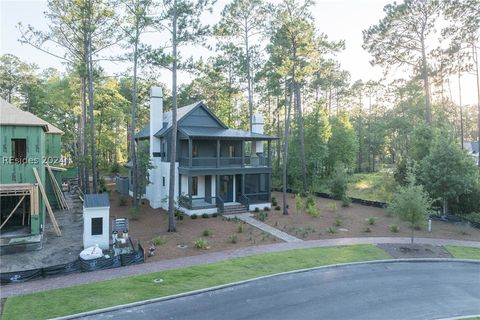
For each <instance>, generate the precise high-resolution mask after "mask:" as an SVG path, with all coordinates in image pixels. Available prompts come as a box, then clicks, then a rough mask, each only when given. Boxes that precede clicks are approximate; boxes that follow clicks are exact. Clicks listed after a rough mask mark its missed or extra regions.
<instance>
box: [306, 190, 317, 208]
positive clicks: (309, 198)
mask: <svg viewBox="0 0 480 320" xmlns="http://www.w3.org/2000/svg"><path fill="white" fill-rule="evenodd" d="M306 205H307V208H308V206H316V205H317V203H316V202H315V196H314V195H313V194H312V193H309V194H308V195H307V202H306Z"/></svg>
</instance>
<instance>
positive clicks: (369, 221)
mask: <svg viewBox="0 0 480 320" xmlns="http://www.w3.org/2000/svg"><path fill="white" fill-rule="evenodd" d="M376 222H377V219H376V218H375V217H370V218H368V219H367V223H368V224H369V225H371V226H374V225H375V223H376Z"/></svg>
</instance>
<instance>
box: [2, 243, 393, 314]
mask: <svg viewBox="0 0 480 320" xmlns="http://www.w3.org/2000/svg"><path fill="white" fill-rule="evenodd" d="M388 258H391V257H390V256H388V255H387V254H386V253H385V252H384V251H383V250H381V249H379V248H377V247H376V246H373V245H353V246H337V247H326V248H313V249H299V250H290V251H285V252H275V253H267V254H261V255H256V256H251V257H242V258H235V259H231V260H227V261H222V262H216V263H211V264H207V265H200V266H193V267H187V268H181V269H174V270H167V271H162V272H157V273H151V274H145V275H138V276H131V277H127V278H121V279H114V280H107V281H101V282H96V283H91V284H84V285H78V286H73V287H69V288H62V289H54V290H50V291H45V292H38V293H32V294H27V295H22V296H15V297H11V298H8V299H7V301H6V303H5V305H4V313H3V319H4V320H13V319H15V320H17V319H48V318H52V317H59V316H65V315H69V314H75V313H79V312H84V311H90V310H95V309H100V308H105V307H111V306H115V305H120V304H125V303H131V302H136V301H141V300H146V299H151V298H157V297H162V296H168V295H172V294H178V293H182V292H188V291H192V290H198V289H202V288H208V287H213V286H218V285H222V284H227V283H231V282H237V281H241V280H247V279H251V278H255V277H259V276H264V275H269V274H275V273H279V272H286V271H292V270H297V269H303V268H311V267H316V266H324V265H331V264H337V263H347V262H357V261H369V260H381V259H388ZM112 272H115V270H112ZM85 277H88V274H85ZM155 278H161V279H163V282H162V283H160V284H157V283H154V282H153V279H155Z"/></svg>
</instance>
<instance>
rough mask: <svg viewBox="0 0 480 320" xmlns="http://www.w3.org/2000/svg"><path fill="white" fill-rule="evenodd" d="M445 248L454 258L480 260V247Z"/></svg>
mask: <svg viewBox="0 0 480 320" xmlns="http://www.w3.org/2000/svg"><path fill="white" fill-rule="evenodd" d="M444 248H445V249H447V251H448V252H449V253H450V254H451V255H452V256H453V257H454V258H457V259H474V260H480V248H479V247H461V246H444Z"/></svg>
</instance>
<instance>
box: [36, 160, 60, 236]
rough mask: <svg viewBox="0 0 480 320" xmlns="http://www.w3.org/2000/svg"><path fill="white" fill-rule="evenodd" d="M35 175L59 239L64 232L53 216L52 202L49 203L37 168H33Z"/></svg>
mask: <svg viewBox="0 0 480 320" xmlns="http://www.w3.org/2000/svg"><path fill="white" fill-rule="evenodd" d="M32 169H33V174H34V175H35V178H36V179H37V183H38V187H39V189H40V193H41V194H42V197H43V201H44V202H45V206H46V207H47V211H48V215H49V216H50V220H52V224H53V229H54V230H55V234H56V235H57V236H58V237H61V236H62V232H61V231H60V227H59V226H58V223H57V219H55V215H54V214H53V211H52V207H50V202H48V198H47V193H46V192H45V189H44V188H43V184H42V180H40V176H39V175H38V171H37V168H35V167H33V168H32Z"/></svg>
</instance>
